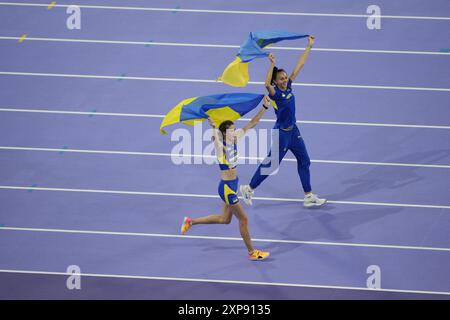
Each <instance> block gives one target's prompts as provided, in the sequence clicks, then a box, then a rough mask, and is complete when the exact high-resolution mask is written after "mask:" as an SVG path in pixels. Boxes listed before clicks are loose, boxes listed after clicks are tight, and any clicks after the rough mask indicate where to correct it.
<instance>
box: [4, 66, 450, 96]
mask: <svg viewBox="0 0 450 320" xmlns="http://www.w3.org/2000/svg"><path fill="white" fill-rule="evenodd" d="M0 75H11V76H34V77H62V78H81V79H114V80H117V79H122V80H143V81H168V82H193V83H222V81H218V80H208V79H188V78H158V77H129V76H121V75H117V76H104V75H103V76H102V75H88V74H67V73H37V72H7V71H1V72H0ZM248 83H249V84H255V85H262V84H264V82H261V81H249V82H248ZM292 85H293V86H299V87H325V88H352V89H378V90H409V91H443V92H450V88H429V87H399V86H368V85H356V84H330V83H293V84H292Z"/></svg>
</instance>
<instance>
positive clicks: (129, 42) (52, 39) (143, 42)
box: [0, 36, 450, 56]
mask: <svg viewBox="0 0 450 320" xmlns="http://www.w3.org/2000/svg"><path fill="white" fill-rule="evenodd" d="M19 39H21V37H6V36H0V40H19ZM25 41H45V42H71V43H94V44H125V45H146V46H169V47H173V46H175V47H193V48H196V47H200V48H225V49H231V48H232V49H238V48H239V47H240V46H238V45H227V44H206V43H182V42H153V41H152V42H145V41H119V40H97V39H67V38H33V37H27V38H26V39H25ZM270 50H289V51H300V50H305V48H304V47H276V46H273V47H272V46H271V47H270ZM311 50H312V51H318V52H345V53H380V54H415V55H438V56H439V55H441V56H448V55H450V52H437V51H436V52H433V51H410V50H370V49H336V48H313V49H311Z"/></svg>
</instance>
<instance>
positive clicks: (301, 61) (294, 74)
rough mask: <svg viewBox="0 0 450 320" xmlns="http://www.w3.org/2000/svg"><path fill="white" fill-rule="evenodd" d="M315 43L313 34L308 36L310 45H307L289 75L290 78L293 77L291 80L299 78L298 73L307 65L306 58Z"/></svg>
mask: <svg viewBox="0 0 450 320" xmlns="http://www.w3.org/2000/svg"><path fill="white" fill-rule="evenodd" d="M313 44H314V37H313V36H309V38H308V46H307V47H306V49H305V51H304V52H303V54H302V55H301V56H300V58H299V59H298V61H297V65H296V66H295V68H294V71H292V74H291V76H290V77H289V79H291V81H294V80H295V78H297V76H298V73H299V72H300V70H301V69H302V68H303V66H304V65H305V62H306V59H307V58H308V55H309V52H310V51H311V48H312V46H313Z"/></svg>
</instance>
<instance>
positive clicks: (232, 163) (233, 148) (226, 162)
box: [217, 141, 239, 171]
mask: <svg viewBox="0 0 450 320" xmlns="http://www.w3.org/2000/svg"><path fill="white" fill-rule="evenodd" d="M222 144H223V147H224V150H223V151H224V152H222V156H219V155H218V156H217V160H218V161H219V167H220V170H222V171H223V170H228V169H234V168H236V167H237V162H238V158H239V154H238V152H237V143H236V141H233V143H232V144H231V145H226V142H225V141H222Z"/></svg>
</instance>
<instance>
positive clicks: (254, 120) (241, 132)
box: [236, 96, 270, 138]
mask: <svg viewBox="0 0 450 320" xmlns="http://www.w3.org/2000/svg"><path fill="white" fill-rule="evenodd" d="M263 106H264V107H263V108H261V110H259V111H258V113H257V114H256V115H255V116H254V117H253V118H252V119H251V120H250V121H249V122H248V123H247V125H246V126H245V127H244V128H242V129H240V130H236V131H237V132H236V134H237V137H238V138H242V137H243V136H244V135H245V134H246V133H247V131H248V130H250V129H251V128H254V127H255V126H256V125H257V124H258V122H259V120H261V118H262V116H263V115H264V113H265V112H266V111H267V109H269V107H270V98H269V97H268V96H264V99H263Z"/></svg>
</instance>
